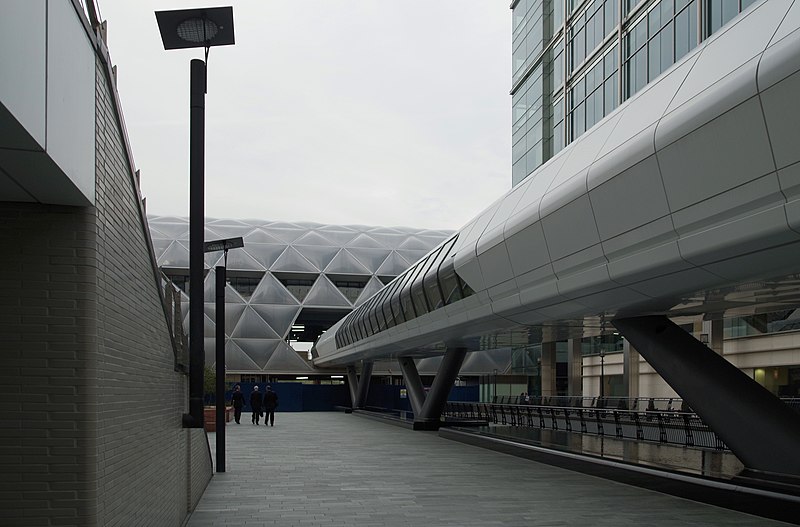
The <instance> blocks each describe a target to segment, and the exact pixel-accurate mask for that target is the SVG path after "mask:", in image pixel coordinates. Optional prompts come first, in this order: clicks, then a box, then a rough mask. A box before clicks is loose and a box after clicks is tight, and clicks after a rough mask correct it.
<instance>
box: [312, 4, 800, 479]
mask: <svg viewBox="0 0 800 527" xmlns="http://www.w3.org/2000/svg"><path fill="white" fill-rule="evenodd" d="M799 30H800V2H793V1H790V0H770V1H768V2H762V3H760V4H758V5H756V6H754V7H753V8H752V9H750V10H749V11H747V12H745V13H743V14H742V15H741V16H740V17H738V18H737V19H736V20H734V21H733V22H732V23H731V24H729V26H727V27H726V28H723V29H722V30H720V32H719V33H717V34H715V35H714V36H712V37H711V38H709V39H708V40H706V41H705V42H704V43H703V44H702V45H701V46H699V47H698V48H696V49H695V50H694V51H692V52H690V53H689V55H687V56H686V57H685V58H684V59H683V60H681V61H680V62H678V63H677V64H675V65H674V66H673V67H672V68H671V69H669V70H668V71H667V72H665V73H664V74H663V75H662V76H661V77H660V78H658V79H656V80H655V81H653V82H652V83H650V84H649V85H648V86H647V87H646V88H645V89H643V90H642V91H640V92H639V93H637V94H636V95H635V96H634V97H632V98H631V99H629V100H628V101H626V102H625V103H624V104H623V105H621V106H620V107H619V108H618V109H617V110H616V111H614V112H613V113H611V114H610V115H608V116H607V117H606V118H605V119H604V120H603V121H601V122H600V123H599V124H598V125H596V126H595V127H594V128H592V129H591V130H589V131H588V132H587V133H585V134H584V135H583V136H581V137H580V138H579V139H578V140H576V141H575V142H573V143H572V144H571V145H569V146H567V147H566V148H565V149H564V150H562V151H561V152H559V153H558V154H557V155H555V156H554V157H553V158H552V159H550V160H549V161H548V162H547V163H546V164H544V165H543V166H542V167H541V168H540V169H538V170H537V171H536V172H534V173H533V174H532V175H531V176H529V177H528V178H527V179H526V180H525V181H523V182H522V183H521V184H519V185H518V186H517V187H515V188H513V189H512V190H511V191H509V192H508V193H507V194H506V195H504V196H503V197H502V198H500V199H498V200H497V201H496V202H495V203H493V204H492V205H491V206H490V207H488V208H487V209H486V210H485V211H483V212H482V213H481V214H479V215H478V216H477V217H475V218H474V219H473V220H472V221H470V222H469V223H468V224H467V225H466V226H465V227H464V228H462V229H460V230H459V231H458V232H457V233H456V234H455V235H454V236H452V237H451V238H449V239H448V240H446V241H445V242H444V243H442V244H441V245H439V246H438V247H436V248H435V249H433V250H432V251H431V252H430V253H429V254H428V255H427V256H425V257H424V258H422V259H421V260H420V261H418V262H417V263H416V264H415V265H413V266H412V267H411V268H409V269H408V270H407V271H406V272H405V273H403V274H402V275H400V276H398V277H397V278H396V279H394V280H393V281H392V282H391V283H389V284H388V285H387V286H386V287H384V288H383V289H382V290H381V291H378V292H377V293H375V294H374V295H373V296H372V297H371V298H370V299H369V300H367V301H366V302H364V303H363V304H362V305H361V306H360V307H359V308H357V309H355V310H354V311H353V312H352V313H350V314H349V315H348V316H346V317H344V318H343V319H342V320H341V321H340V322H339V323H337V324H336V325H335V326H333V327H332V328H331V329H330V330H328V331H327V332H326V333H325V334H324V335H322V337H321V338H320V339H319V341H318V342H317V343H316V345H315V347H314V349H313V350H312V352H313V354H314V356H315V360H314V362H315V364H316V365H317V366H323V367H324V366H327V365H349V366H350V367H351V379H352V380H355V376H356V374H357V372H356V364H357V363H359V362H360V361H363V362H364V364H368V363H369V362H370V361H372V360H374V359H379V358H387V357H392V358H397V359H398V360H399V361H400V364H401V368H402V369H403V373H404V375H405V377H406V384H407V386H408V388H409V393H410V399H411V402H412V406H413V408H414V413H415V416H416V419H417V421H418V422H419V423H420V424H421V425H424V424H425V423H426V422H433V421H438V419H439V412H440V411H441V404H442V402H443V401H444V400H445V399H446V397H447V392H448V391H449V387H450V386H451V385H452V381H453V379H454V378H455V376H456V375H457V374H458V369H459V367H460V364H461V361H462V360H463V357H464V354H465V353H466V352H467V351H479V350H481V349H482V343H483V342H485V340H486V337H487V336H493V337H494V338H495V339H501V340H502V339H503V338H508V339H511V340H513V339H515V338H524V339H529V341H531V342H537V341H539V342H540V341H542V340H543V339H544V340H557V339H561V338H572V337H581V336H588V335H596V334H599V333H601V332H603V331H607V330H613V329H616V330H618V331H619V332H621V333H622V334H623V336H625V338H626V339H627V340H628V341H629V342H630V343H631V344H632V345H633V346H634V347H635V348H636V349H637V351H638V352H639V353H640V354H641V355H642V356H643V357H644V358H645V359H646V360H647V361H648V362H649V363H650V364H651V365H652V366H653V367H654V368H655V369H656V370H657V371H658V372H659V374H661V376H662V377H664V379H665V380H666V381H667V382H668V383H670V385H671V386H672V387H673V388H674V389H675V390H676V391H677V392H678V394H679V395H680V396H681V397H683V399H684V400H686V401H687V402H688V403H689V404H690V405H691V407H692V408H693V409H695V411H696V412H697V413H698V414H699V415H700V416H701V417H702V418H703V420H704V421H705V422H707V423H708V424H710V425H711V427H712V428H713V429H714V430H715V431H716V432H717V434H718V435H719V436H720V437H721V438H722V439H723V440H724V441H725V443H726V444H727V445H729V446H730V448H731V449H732V450H733V451H734V453H736V454H737V456H738V457H739V458H740V459H741V460H742V461H743V462H744V463H745V465H746V466H747V467H748V470H749V471H750V472H751V473H752V474H761V475H764V474H769V473H781V474H788V475H789V477H791V476H794V477H798V476H800V451H798V449H797V448H796V444H797V438H798V437H800V420H798V417H797V415H795V414H794V413H793V412H792V411H791V410H789V409H788V407H786V406H785V405H783V404H782V403H781V402H780V401H779V400H778V399H777V398H775V397H774V396H772V395H771V394H770V393H768V392H767V391H766V390H764V389H763V388H762V387H761V386H759V385H757V384H756V383H755V382H754V381H753V380H751V379H750V378H749V377H747V376H746V375H744V374H743V373H741V372H740V371H739V370H738V369H736V368H735V367H734V366H732V365H731V364H730V363H728V362H727V361H726V360H725V359H723V358H722V357H720V356H719V355H717V354H715V353H714V352H713V351H712V350H711V349H709V348H708V347H706V346H705V345H704V344H702V343H700V342H699V341H697V340H696V339H694V338H693V337H692V336H691V335H689V334H688V333H686V332H685V331H683V330H681V329H680V328H679V327H678V326H676V325H675V324H674V323H672V322H671V321H670V318H673V317H676V316H682V315H698V314H703V315H704V316H705V317H707V318H721V317H724V316H730V315H732V314H749V313H756V312H767V311H775V310H778V309H786V308H789V307H792V308H796V307H798V306H800V124H799V123H800V31H799ZM537 339H538V340H537ZM437 355H443V356H444V358H443V360H442V366H441V369H440V371H439V374H438V376H437V378H436V381H435V382H434V385H433V386H432V387H431V389H430V391H429V393H427V395H426V394H425V393H424V391H423V390H422V385H421V383H420V382H419V378H418V375H416V368H415V362H414V359H415V358H418V357H429V356H437ZM366 369H367V370H368V367H367V368H366ZM365 377H368V375H362V381H365V379H364V378H365ZM362 388H363V387H362ZM442 392H444V394H442ZM363 393H366V392H365V391H364V390H363V389H362V390H354V393H353V395H354V398H355V399H356V403H358V400H357V399H358V396H359V394H362V395H363ZM731 401H734V403H733V404H731V403H730V402H731ZM753 430H758V433H753V432H752V431H753Z"/></svg>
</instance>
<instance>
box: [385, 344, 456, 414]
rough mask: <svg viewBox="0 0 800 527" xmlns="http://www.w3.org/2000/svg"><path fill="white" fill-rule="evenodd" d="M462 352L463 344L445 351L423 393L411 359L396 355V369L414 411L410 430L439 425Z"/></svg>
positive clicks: (420, 381)
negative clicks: (397, 360) (429, 386)
mask: <svg viewBox="0 0 800 527" xmlns="http://www.w3.org/2000/svg"><path fill="white" fill-rule="evenodd" d="M466 355H467V350H466V349H464V348H450V349H448V350H447V351H446V352H445V354H444V358H442V363H441V365H440V366H439V371H438V372H436V378H435V379H434V380H433V384H432V385H431V388H430V391H429V392H428V394H427V395H426V394H425V388H424V387H423V386H422V380H421V379H420V377H419V372H418V371H417V366H416V364H414V360H413V359H412V358H411V357H403V358H401V359H400V369H401V370H402V372H403V378H404V379H405V382H406V389H407V390H408V394H409V400H410V402H411V408H412V410H413V411H414V430H438V429H439V426H440V424H441V419H442V410H444V406H445V404H447V397H448V396H449V395H450V390H451V389H452V388H453V383H454V382H455V380H456V377H458V372H459V371H461V365H462V364H463V363H464V357H466Z"/></svg>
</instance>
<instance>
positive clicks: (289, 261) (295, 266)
mask: <svg viewBox="0 0 800 527" xmlns="http://www.w3.org/2000/svg"><path fill="white" fill-rule="evenodd" d="M270 270H271V271H283V272H290V273H315V274H316V273H318V272H319V269H317V268H316V267H314V265H313V264H312V263H311V262H309V261H308V260H306V259H305V258H303V255H302V254H300V253H299V252H297V250H296V249H295V248H294V247H289V248H287V249H286V250H285V251H284V252H283V254H281V255H280V257H279V258H278V259H277V260H275V263H273V264H272V266H270Z"/></svg>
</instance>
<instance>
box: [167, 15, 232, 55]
mask: <svg viewBox="0 0 800 527" xmlns="http://www.w3.org/2000/svg"><path fill="white" fill-rule="evenodd" d="M156 21H157V22H158V29H159V31H160V32H161V40H162V42H163V43H164V49H184V48H205V47H212V46H230V45H233V44H235V38H234V34H233V8H232V7H207V8H200V9H177V10H174V11H156Z"/></svg>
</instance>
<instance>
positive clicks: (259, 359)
mask: <svg viewBox="0 0 800 527" xmlns="http://www.w3.org/2000/svg"><path fill="white" fill-rule="evenodd" d="M231 340H232V341H233V342H235V343H236V345H237V346H239V347H240V348H241V349H242V351H244V353H245V354H246V355H247V356H248V357H249V358H250V360H252V361H253V362H255V363H256V364H258V367H259V369H262V370H263V369H264V367H265V366H266V365H267V362H269V359H270V357H272V354H273V353H274V352H275V349H276V348H277V347H278V345H279V344H280V343H281V342H283V341H282V340H280V339H231Z"/></svg>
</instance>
